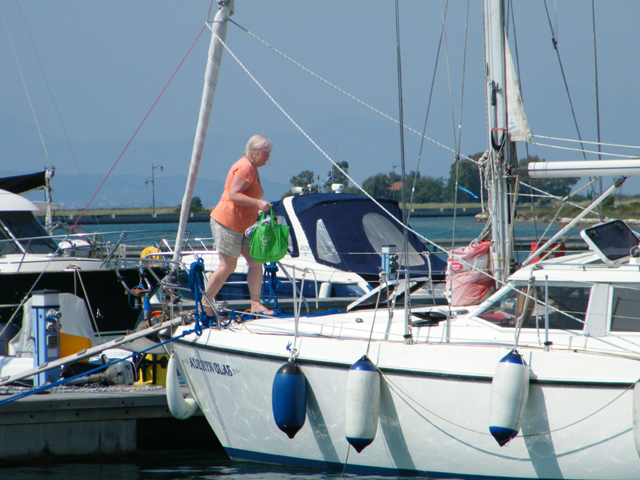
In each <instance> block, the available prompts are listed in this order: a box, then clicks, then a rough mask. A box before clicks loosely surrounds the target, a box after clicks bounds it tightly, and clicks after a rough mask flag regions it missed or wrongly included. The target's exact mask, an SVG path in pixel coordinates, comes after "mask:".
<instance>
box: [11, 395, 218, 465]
mask: <svg viewBox="0 0 640 480" xmlns="http://www.w3.org/2000/svg"><path fill="white" fill-rule="evenodd" d="M5 392H7V391H6V390H3V391H0V401H2V400H5V399H6V398H8V397H9V396H10V395H5ZM7 393H9V394H14V393H16V391H15V389H13V391H9V392H7ZM185 393H186V391H185ZM184 448H197V449H211V450H212V451H215V450H221V448H222V447H221V446H220V443H219V442H218V440H217V438H216V436H215V435H214V434H213V431H212V430H211V428H210V427H209V425H208V424H207V422H206V420H205V418H204V416H203V415H202V413H201V412H200V411H197V412H196V414H194V416H193V417H191V418H190V419H188V420H176V419H175V418H173V416H172V415H171V412H169V408H168V406H167V400H166V395H165V390H164V388H162V387H155V386H154V387H135V386H132V387H101V388H94V389H91V388H77V389H74V388H72V387H64V388H59V389H56V391H54V392H52V393H43V394H37V395H31V396H29V397H25V398H22V399H19V400H16V401H14V402H11V403H7V404H5V405H2V406H0V466H2V465H19V464H27V463H33V462H34V461H38V460H48V459H52V458H54V459H62V458H72V459H78V458H82V457H91V458H95V457H96V456H105V457H109V456H126V455H131V454H134V453H135V452H136V451H137V450H158V449H165V450H171V449H184Z"/></svg>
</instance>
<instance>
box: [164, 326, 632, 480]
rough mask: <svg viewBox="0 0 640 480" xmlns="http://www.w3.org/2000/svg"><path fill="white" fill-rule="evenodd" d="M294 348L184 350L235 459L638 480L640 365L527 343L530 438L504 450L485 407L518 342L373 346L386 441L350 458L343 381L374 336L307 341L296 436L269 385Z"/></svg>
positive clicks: (199, 396)
mask: <svg viewBox="0 0 640 480" xmlns="http://www.w3.org/2000/svg"><path fill="white" fill-rule="evenodd" d="M254 326H255V327H258V324H257V322H252V323H251V325H250V326H249V329H252V330H253V328H252V327H254ZM334 328H335V325H334ZM254 333H255V331H254ZM345 342H351V343H352V344H353V343H355V342H358V343H359V344H360V346H361V348H360V349H358V348H354V347H353V345H349V346H350V347H351V348H345ZM292 343H293V337H292V336H287V335H256V334H251V333H248V332H247V329H245V328H242V329H238V331H233V330H207V331H205V332H204V333H203V335H202V336H201V337H198V338H196V337H195V336H194V335H191V336H187V337H185V339H182V340H178V341H176V342H174V345H175V346H174V348H175V350H176V352H177V353H178V356H179V358H180V360H181V362H182V364H183V367H184V368H183V371H184V372H185V374H186V377H187V381H188V383H189V386H190V388H191V391H192V393H193V395H194V396H195V398H196V400H197V402H198V403H199V405H200V408H201V409H202V411H203V412H204V414H205V415H206V418H207V420H208V421H209V423H210V425H211V427H212V428H213V430H214V432H215V433H216V435H217V436H218V439H219V440H220V442H221V443H222V445H223V446H224V448H225V450H226V451H227V453H228V454H229V456H230V457H231V458H232V459H234V460H244V461H258V462H265V463H274V464H283V465H290V466H296V467H308V468H317V469H322V470H330V471H342V469H343V468H344V464H345V462H347V466H346V471H347V472H352V473H365V474H390V475H398V474H410V475H415V474H420V475H426V476H438V475H441V476H447V475H455V476H456V477H460V476H461V477H465V476H469V477H473V478H482V477H491V478H493V477H503V476H504V477H509V478H590V479H608V478H611V479H618V480H620V479H637V478H640V458H639V457H638V453H637V452H636V449H635V444H634V434H633V415H632V397H633V388H629V387H630V386H633V383H634V381H635V379H637V378H638V377H640V363H638V362H637V359H636V360H631V359H628V358H623V357H620V356H610V357H608V358H604V359H603V358H601V357H597V356H594V355H588V354H582V353H576V352H574V351H571V350H566V351H560V352H553V353H550V352H544V351H542V350H541V349H527V348H523V349H521V353H522V354H523V356H524V358H525V359H526V361H527V363H528V364H529V365H530V366H531V385H530V391H529V401H528V405H527V409H526V411H525V414H524V418H523V421H522V424H521V431H520V434H519V435H518V436H517V437H516V438H514V439H513V440H512V441H511V442H510V443H509V444H508V445H507V446H506V447H503V448H501V447H499V446H498V445H497V443H496V441H495V440H494V439H493V438H492V436H491V435H490V433H489V410H490V409H489V401H490V396H491V379H492V376H493V373H494V370H495V367H496V365H497V363H498V362H499V360H500V359H501V358H502V357H503V356H504V355H505V354H506V353H507V352H508V348H509V347H507V346H497V345H495V346H488V345H478V346H465V345H461V344H457V345H456V344H427V343H424V344H416V345H412V346H406V345H403V344H402V343H401V342H398V343H390V342H377V343H373V344H372V345H371V350H370V352H369V357H370V358H371V360H372V361H373V362H374V363H375V364H377V365H378V367H379V368H380V370H381V372H382V374H383V375H382V378H381V395H380V418H379V427H378V434H377V435H376V438H375V440H374V441H373V443H372V444H371V445H369V446H368V447H367V448H366V449H364V450H363V451H362V453H360V454H356V452H355V451H354V450H352V451H351V452H350V454H349V455H348V450H349V444H348V443H347V440H346V438H345V435H344V416H345V411H344V409H345V391H346V381H347V373H348V371H349V367H350V366H351V365H352V364H353V362H354V361H356V360H357V359H358V355H362V354H364V350H365V349H366V342H362V341H359V340H356V341H353V340H352V341H350V340H345V339H342V340H337V339H330V338H310V337H306V338H302V340H301V341H300V344H299V351H300V356H299V357H298V359H297V364H298V365H299V366H300V367H301V369H302V371H303V373H304V375H305V377H306V379H307V422H306V423H305V425H304V427H303V428H302V429H301V430H300V432H298V434H297V435H296V437H295V438H294V439H293V440H289V438H287V436H286V435H285V434H284V433H282V432H281V431H280V430H279V429H278V428H277V426H276V424H275V422H274V420H273V414H272V409H271V387H272V383H273V378H274V376H275V374H276V371H277V370H278V368H280V366H281V365H282V364H283V363H284V362H285V361H286V360H287V359H288V357H289V354H290V353H289V351H288V350H287V349H288V348H291V345H292ZM356 350H361V351H358V352H357V353H356V354H355V355H354V352H356ZM249 352H250V353H249ZM345 352H350V353H348V354H345ZM347 356H349V358H346V357H347ZM568 378H571V381H567V379H568ZM549 432H551V433H549ZM347 456H348V461H347Z"/></svg>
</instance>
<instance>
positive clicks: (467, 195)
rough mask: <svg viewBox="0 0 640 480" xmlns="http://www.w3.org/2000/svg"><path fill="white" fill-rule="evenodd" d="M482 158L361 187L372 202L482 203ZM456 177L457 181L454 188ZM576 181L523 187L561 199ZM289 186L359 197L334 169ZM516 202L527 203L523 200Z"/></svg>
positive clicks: (375, 179) (392, 175)
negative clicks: (334, 189) (340, 190)
mask: <svg viewBox="0 0 640 480" xmlns="http://www.w3.org/2000/svg"><path fill="white" fill-rule="evenodd" d="M482 155H483V152H479V153H476V154H474V155H471V156H470V157H469V158H471V159H473V160H475V162H474V161H472V160H468V159H460V160H459V161H458V162H457V164H456V163H455V162H454V163H453V164H452V165H451V169H450V170H449V177H448V178H444V177H440V178H434V177H430V176H425V175H421V174H420V172H414V171H412V172H409V173H408V174H405V177H406V178H405V182H404V184H403V183H402V178H401V176H400V174H398V173H396V172H395V171H391V172H389V173H378V174H376V175H372V176H370V177H368V178H367V179H366V180H365V181H364V182H363V183H362V188H363V189H364V190H365V191H366V192H367V193H368V194H369V195H371V196H372V197H374V198H387V199H392V200H398V201H399V200H401V199H402V190H403V189H404V194H405V198H406V200H407V201H409V200H410V199H411V191H412V190H413V192H414V193H413V203H445V202H453V200H454V195H455V193H456V190H457V193H458V202H464V203H480V201H481V199H484V200H486V198H487V190H486V188H485V186H484V182H483V181H482V179H481V177H480V175H481V171H480V168H479V166H478V164H477V163H476V162H477V161H478V160H479V159H480V158H481V157H482ZM544 161H546V160H544V159H542V160H541V159H540V158H538V156H537V155H535V156H529V157H527V158H523V159H521V160H520V161H519V162H518V163H519V166H521V167H525V166H527V164H529V163H531V162H544ZM338 165H339V166H340V168H341V169H342V170H344V171H345V172H347V173H349V163H348V162H346V161H344V162H339V163H338ZM456 173H457V175H456ZM456 176H457V179H458V182H457V188H456ZM578 180H579V179H578V178H552V179H527V181H526V183H527V184H529V185H531V186H532V187H535V188H538V189H540V190H542V191H545V192H548V193H550V194H552V195H556V196H558V197H564V196H566V195H569V194H570V193H571V188H572V187H573V186H574V185H575V184H576V183H578ZM289 182H290V183H291V185H292V187H300V188H302V189H303V191H304V193H320V192H331V185H332V184H335V183H340V184H342V185H344V187H345V188H344V193H355V194H362V192H361V191H360V190H359V189H358V188H356V187H354V186H351V185H349V181H348V179H347V178H346V177H345V176H344V174H343V173H342V172H341V171H340V170H339V169H338V168H336V167H335V166H334V167H332V169H331V170H330V171H329V172H328V173H327V174H326V176H324V177H323V176H321V175H317V176H316V174H315V173H314V172H312V171H311V170H305V171H303V172H301V173H300V174H298V175H295V176H293V177H291V179H290V180H289ZM414 184H415V189H414ZM529 193H533V194H538V193H539V192H536V191H535V190H531V189H529V188H526V187H525V186H521V188H520V194H522V195H527V196H528V195H529ZM289 195H293V193H292V192H291V191H290V192H287V193H286V194H285V195H283V197H286V196H289ZM519 201H520V202H523V201H529V200H528V199H526V198H525V197H524V196H522V197H521V198H520V199H519Z"/></svg>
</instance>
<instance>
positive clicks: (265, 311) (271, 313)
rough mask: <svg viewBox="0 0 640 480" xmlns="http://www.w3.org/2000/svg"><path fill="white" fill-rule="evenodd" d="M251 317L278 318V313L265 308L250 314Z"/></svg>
mask: <svg viewBox="0 0 640 480" xmlns="http://www.w3.org/2000/svg"><path fill="white" fill-rule="evenodd" d="M251 313H252V314H253V315H256V316H262V317H277V316H278V312H276V311H275V310H269V309H268V308H265V309H263V310H258V311H257V312H251Z"/></svg>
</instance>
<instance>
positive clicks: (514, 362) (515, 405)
mask: <svg viewBox="0 0 640 480" xmlns="http://www.w3.org/2000/svg"><path fill="white" fill-rule="evenodd" d="M528 398H529V366H528V365H527V364H526V362H525V361H524V359H523V358H522V355H520V354H519V353H518V352H517V351H515V350H512V351H511V352H509V353H508V354H507V355H505V356H504V357H503V358H502V360H500V362H499V363H498V366H497V367H496V372H495V374H494V375H493V381H492V382H491V404H490V411H489V431H490V432H491V435H493V438H495V439H496V441H497V442H498V445H500V446H501V447H502V446H504V445H506V444H507V443H509V442H510V441H511V440H512V439H513V438H514V437H515V436H516V435H518V431H519V430H520V422H521V421H522V416H523V415H524V410H525V408H526V406H527V400H528Z"/></svg>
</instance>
